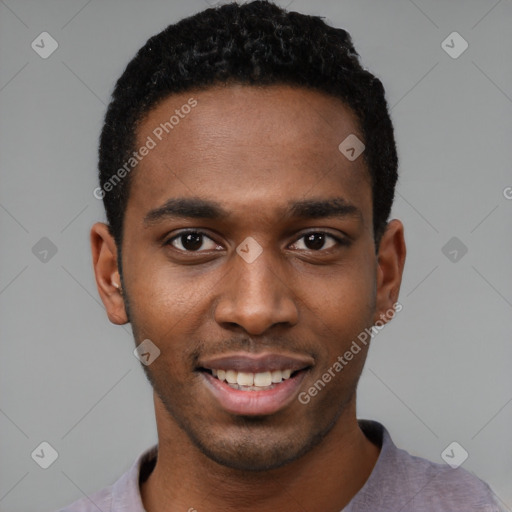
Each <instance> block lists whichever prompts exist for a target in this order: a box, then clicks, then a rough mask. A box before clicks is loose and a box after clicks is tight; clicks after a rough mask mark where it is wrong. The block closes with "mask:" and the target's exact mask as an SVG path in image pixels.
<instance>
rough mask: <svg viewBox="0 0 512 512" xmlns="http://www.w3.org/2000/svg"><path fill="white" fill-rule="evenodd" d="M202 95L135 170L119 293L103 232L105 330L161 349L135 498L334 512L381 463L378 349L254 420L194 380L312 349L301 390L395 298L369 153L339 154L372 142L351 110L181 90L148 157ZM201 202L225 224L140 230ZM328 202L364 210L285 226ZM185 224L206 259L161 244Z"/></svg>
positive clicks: (395, 224)
mask: <svg viewBox="0 0 512 512" xmlns="http://www.w3.org/2000/svg"><path fill="white" fill-rule="evenodd" d="M190 97H193V98H195V99H196V100H197V101H198V105H197V106H196V107H195V108H194V109H193V110H192V112H191V113H190V114H188V115H187V116H185V117H184V119H181V120H180V123H179V125H177V126H175V128H174V129H173V130H172V131H171V132H170V133H169V134H168V135H167V137H166V138H165V139H163V140H162V141H161V142H159V143H158V144H157V146H156V147H155V148H154V149H153V150H152V151H150V153H149V154H148V155H147V156H146V157H145V158H144V159H143V160H142V161H141V162H140V163H139V164H138V166H137V168H136V170H135V171H133V172H134V174H133V183H132V188H131V191H130V197H129V200H128V205H127V209H126V212H125V221H124V226H125V232H124V237H123V242H122V258H123V261H122V269H123V276H122V283H121V279H120V275H119V269H118V252H117V248H116V245H115V243H114V240H113V238H112V237H111V236H110V234H109V231H108V228H107V226H106V225H105V224H103V223H96V224H95V225H94V226H93V227H92V230H91V244H92V253H93V262H94V270H95V276H96V281H97V286H98V291H99V294H100V296H101V299H102V301H103V303H104V305H105V308H106V311H107V314H108V317H109V319H110V321H111V322H113V323H115V324H120V325H121V324H124V323H126V322H128V321H131V323H132V328H133V331H134V336H135V340H136V342H137V343H140V342H142V340H144V339H146V338H149V339H150V340H152V341H153V342H154V343H155V344H156V345H157V346H158V347H159V349H160V350H161V354H160V356H159V357H158V358H157V359H156V360H155V361H154V362H153V363H152V364H150V365H149V366H147V367H146V366H145V367H144V371H145V372H146V374H147V376H148V378H149V379H150V382H151V383H152V385H153V388H154V404H155V414H156V423H157V429H158V439H159V455H158V460H157V464H156V466H155V469H154V470H153V472H152V473H151V475H150V477H149V478H148V480H147V481H146V482H145V483H144V484H143V485H142V488H141V495H142V499H143V502H144V506H145V508H146V510H148V511H149V512H163V511H166V512H173V511H178V510H180V511H185V510H189V509H191V508H192V509H196V510H197V511H199V512H213V511H218V510H225V511H235V510H236V511H237V512H238V511H240V510H245V511H248V512H251V511H256V510H258V511H260V510H262V509H265V510H267V509H268V510H275V511H289V512H291V511H297V510H305V511H309V512H314V511H318V512H320V511H321V512H329V511H332V512H337V511H339V510H341V509H342V508H343V507H344V506H345V505H346V504H347V503H348V502H349V501H350V499H351V498H352V497H353V496H354V495H355V494H356V493H357V492H358V491H359V489H360V488H361V487H362V486H363V485H364V483H365V481H366V480H367V478H368V477H369V475H370V473H371V471H372V469H373V467H374V465H375V463H376V461H377V458H378V455H379V452H380V449H379V447H377V446H375V445H374V444H372V443H371V442H370V441H369V440H368V439H367V438H366V437H365V436H364V434H363V432H362V431H361V429H360V428H359V426H358V424H357V420H356V387H357V382H358V379H359V377H360V374H361V371H362V368H363V365H364V361H365V358H366V354H367V348H364V347H363V350H362V351H361V352H360V353H359V354H357V355H356V356H354V358H353V360H352V361H350V363H349V364H348V365H347V366H346V367H345V368H344V369H343V371H342V372H340V373H339V374H338V375H337V376H336V377H335V378H333V379H332V380H331V382H329V383H328V384H327V385H326V386H325V388H324V389H323V390H322V391H321V392H319V393H318V395H317V396H315V397H313V398H312V399H311V401H310V402H309V403H308V404H307V405H304V404H301V403H300V402H299V401H298V400H293V401H292V402H291V403H290V404H289V405H288V406H287V407H285V408H284V409H282V410H280V411H278V412H277V413H275V414H271V415H267V416H258V417H250V416H240V415H234V414H230V413H228V412H226V411H225V410H223V409H222V408H221V407H220V405H219V404H218V402H216V401H215V400H214V398H213V397H212V395H211V393H210V391H209V389H208V388H207V387H206V386H205V384H204V376H203V375H202V374H200V373H199V372H197V371H196V369H197V368H196V364H197V359H198V357H205V356H213V355H217V354H222V353H225V352H228V351H232V350H242V351H247V352H252V353H258V352H261V351H264V350H266V351H273V350H274V351H279V352H287V353H291V354H305V355H308V356H311V357H313V359H314V361H315V364H314V365H313V367H312V368H311V370H310V371H309V372H308V373H307V374H306V377H305V379H304V381H303V382H302V384H301V386H300V390H299V391H307V390H308V388H310V387H311V386H312V385H313V383H314V382H315V381H317V380H318V379H320V378H321V376H322V374H324V373H325V372H326V371H327V369H328V368H330V367H331V366H332V365H333V363H334V362H335V361H336V358H337V357H338V356H339V355H343V354H344V353H345V352H346V351H347V350H348V348H349V347H350V345H351V343H352V341H353V340H355V339H356V338H357V335H358V334H359V333H360V332H362V331H363V330H364V329H365V328H370V327H371V326H372V325H373V324H374V322H375V321H377V320H379V319H381V316H380V315H382V314H383V313H385V312H386V311H389V310H390V309H391V308H392V307H393V304H394V303H395V302H396V301H397V299H398V294H399V289H400V284H401V279H402V272H403V267H404V262H405V255H406V249H405V242H404V231H403V225H402V223H401V222H400V221H399V220H396V219H394V220H392V221H390V222H389V223H388V225H387V230H386V232H385V233H384V235H383V237H382V239H381V242H380V245H379V250H378V254H376V250H375V245H374V233H373V224H372V193H371V186H370V181H369V174H368V171H367V169H366V167H365V163H364V159H363V157H362V156H361V157H359V158H357V159H356V160H355V161H353V162H351V161H349V160H348V159H347V158H345V157H344V156H343V155H342V154H341V153H340V151H339V150H338V145H339V144H340V142H341V141H343V140H344V139H345V138H346V137H347V136H348V135H349V134H352V133H354V134H356V135H358V137H359V138H360V139H362V136H361V135H360V131H359V130H358V125H357V119H356V117H355V116H354V115H353V113H352V112H351V110H350V109H348V108H347V107H346V106H345V105H344V104H343V103H342V102H341V101H340V100H339V99H337V98H333V97H331V96H328V95H325V94H323V93H320V92H316V91H310V90H306V89H301V88H292V87H289V86H284V85H279V86H271V87H265V88H256V87H249V86H242V85H229V86H216V87H214V88H209V89H206V90H201V91H194V92H187V93H184V94H177V95H173V96H170V97H168V98H167V99H166V100H164V101H163V102H162V103H161V104H159V105H158V106H157V107H156V108H154V109H153V110H152V111H151V112H150V113H149V114H148V116H147V117H146V118H145V119H144V120H143V122H142V124H141V125H140V127H139V131H138V142H139V144H138V146H137V147H139V146H141V145H142V144H143V143H144V141H145V140H146V138H147V136H148V135H149V136H151V134H152V131H153V130H154V129H155V127H156V126H158V125H159V124H160V123H161V122H164V121H165V120H168V119H169V117H170V116H171V115H172V114H173V113H174V111H175V110H176V109H180V107H181V106H182V105H184V104H186V103H187V101H188V99H189V98H190ZM192 196H196V197H201V198H203V199H211V200H214V201H217V202H220V203H221V204H222V206H223V207H224V208H225V209H227V210H228V211H229V212H230V216H229V217H228V218H225V219H222V220H212V219H204V220H203V219H194V218H187V219H184V218H167V219H164V220H162V221H161V222H159V223H155V224H154V225H151V226H149V227H148V226H145V225H144V223H143V220H144V217H145V216H146V214H147V213H148V212H149V211H150V210H152V209H154V208H157V207H160V206H161V205H163V204H164V203H165V202H166V201H167V200H168V199H169V198H171V197H172V198H176V197H192ZM332 197H343V198H344V199H345V200H346V201H348V202H350V203H351V204H353V205H355V206H356V207H357V208H358V209H359V211H360V216H350V217H349V216H346V217H330V218H320V219H293V218H287V217H286V216H284V215H283V209H284V208H285V206H286V204H287V202H288V201H290V200H302V199H311V198H320V199H329V198H332ZM184 228H195V229H198V230H200V231H201V232H203V233H205V235H206V237H205V238H203V239H202V240H203V243H202V245H200V247H199V251H193V250H190V249H189V250H188V253H187V252H185V251H186V249H187V248H190V247H191V246H190V245H188V246H187V245H186V240H185V242H184V241H183V238H180V237H178V238H177V239H175V240H174V246H173V245H172V244H171V243H169V244H168V245H164V242H165V241H168V240H169V239H171V238H172V237H174V236H175V235H176V234H177V233H178V232H179V230H182V229H184ZM313 228H314V229H313ZM309 231H314V232H321V233H327V234H328V235H334V236H338V237H341V238H344V239H346V240H349V242H350V245H348V246H345V245H338V244H337V243H336V242H335V240H334V239H331V238H330V237H327V238H326V239H325V241H324V244H323V245H322V244H321V242H316V243H318V245H317V246H315V245H314V244H313V245H312V244H309V245H308V244H307V237H304V235H305V234H307V233H308V232H309ZM248 236H251V237H253V238H254V239H255V240H256V241H257V242H258V243H259V245H260V246H261V247H262V249H263V251H262V253H261V254H260V255H259V256H258V258H257V259H256V260H255V261H253V262H252V263H250V264H249V263H247V262H246V261H245V260H244V259H242V258H241V257H240V256H239V255H238V254H237V253H236V248H237V246H238V245H239V244H240V243H241V242H242V241H243V240H244V239H245V238H246V237H248ZM199 243H200V242H199ZM214 249H217V250H214ZM120 283H121V284H122V291H120V289H119V288H117V287H116V286H115V285H116V284H120Z"/></svg>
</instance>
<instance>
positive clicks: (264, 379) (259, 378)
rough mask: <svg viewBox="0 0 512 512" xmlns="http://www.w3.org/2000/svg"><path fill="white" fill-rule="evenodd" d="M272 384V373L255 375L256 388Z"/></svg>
mask: <svg viewBox="0 0 512 512" xmlns="http://www.w3.org/2000/svg"><path fill="white" fill-rule="evenodd" d="M271 384H272V375H271V373H270V372H263V373H255V374H254V385H255V386H270V385H271Z"/></svg>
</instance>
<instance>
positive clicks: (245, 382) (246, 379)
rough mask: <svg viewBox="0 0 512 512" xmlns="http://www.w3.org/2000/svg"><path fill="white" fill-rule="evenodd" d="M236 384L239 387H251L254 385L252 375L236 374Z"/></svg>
mask: <svg viewBox="0 0 512 512" xmlns="http://www.w3.org/2000/svg"><path fill="white" fill-rule="evenodd" d="M236 383H237V384H238V385H239V386H252V385H253V384H254V373H245V372H238V376H237V378H236Z"/></svg>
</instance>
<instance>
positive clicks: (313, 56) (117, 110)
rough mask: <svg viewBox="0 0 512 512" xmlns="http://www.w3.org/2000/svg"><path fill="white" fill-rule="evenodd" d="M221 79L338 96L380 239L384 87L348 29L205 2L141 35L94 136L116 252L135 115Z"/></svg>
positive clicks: (385, 173)
mask: <svg viewBox="0 0 512 512" xmlns="http://www.w3.org/2000/svg"><path fill="white" fill-rule="evenodd" d="M226 83H237V84H244V85H252V86H265V85H280V84H283V85H292V86H297V87H304V88H308V89H313V90H317V91H320V92H324V93H327V94H329V95H331V96H334V97H336V98H339V99H341V100H343V102H344V104H345V105H347V106H348V107H349V108H350V109H351V110H352V111H353V112H354V113H355V115H356V117H357V119H358V122H359V130H360V133H361V134H362V136H363V139H364V140H363V143H364V144H365V146H366V147H365V151H364V153H363V157H364V159H365V163H366V166H367V168H368V171H369V175H370V178H371V186H372V201H373V229H374V236H375V244H376V248H377V249H378V245H379V243H380V238H381V236H382V234H383V233H384V231H385V229H386V225H387V222H388V217H389V214H390V211H391V207H392V204H393V198H394V191H395V184H396V181H397V177H398V176H397V167H398V156H397V151H396V145H395V140H394V133H393V125H392V122H391V119H390V116H389V112H388V106H387V102H386V99H385V94H384V87H383V85H382V83H381V81H380V80H379V79H378V78H376V77H375V76H374V75H373V74H371V73H370V72H369V71H367V70H366V69H364V68H363V67H362V66H361V64H360V62H359V54H358V53H357V52H356V50H355V49H354V45H353V43H352V39H351V36H350V34H349V33H348V32H347V31H345V30H343V29H341V28H334V27H331V26H329V25H328V24H326V23H325V22H324V20H323V19H322V18H321V17H319V16H310V15H305V14H301V13H298V12H293V11H286V10H285V9H282V8H281V7H279V6H277V5H275V4H273V3H272V2H270V1H266V0H256V1H253V2H249V3H245V4H238V3H236V2H233V3H228V4H224V5H222V6H217V7H212V8H208V9H206V10H204V11H201V12H199V13H197V14H195V15H193V16H190V17H188V18H184V19H182V20H181V21H179V22H178V23H176V24H172V25H169V26H168V27H167V28H166V29H164V30H163V31H162V32H160V33H159V34H156V35H154V36H153V37H151V38H150V39H148V41H147V42H146V44H145V45H144V46H143V47H142V48H141V49H140V50H139V51H138V52H137V54H136V56H135V57H134V58H133V59H132V60H131V61H130V62H129V63H128V65H127V66H126V69H125V70H124V72H123V74H122V75H121V77H120V78H119V79H118V81H117V83H116V85H115V88H114V91H113V93H112V100H111V102H110V104H109V106H108V109H107V112H106V115H105V121H104V125H103V129H102V133H101V137H100V146H99V180H100V187H101V189H97V190H100V197H102V198H103V204H104V206H105V211H106V215H107V221H108V224H109V230H110V233H111V235H112V236H113V238H114V240H115V242H116V246H117V248H118V252H119V253H120V251H121V245H122V237H123V219H124V213H125V210H126V205H127V201H128V197H129V192H130V183H131V177H132V176H131V173H127V172H126V162H127V161H128V160H129V159H130V157H131V156H132V154H133V152H134V151H135V145H136V137H137V127H138V126H139V124H140V123H141V121H142V119H143V118H144V117H145V116H146V115H147V114H148V113H149V112H150V111H151V110H152V109H154V108H155V107H156V106H157V105H158V104H159V102H161V101H162V100H164V99H165V98H167V97H168V96H170V95H172V94H175V93H180V92H186V91H188V90H195V89H205V88H208V87H211V86H214V85H219V84H226ZM340 142H341V140H340ZM123 165H124V166H125V172H124V173H122V176H123V179H120V177H119V176H121V173H118V171H120V170H121V169H122V168H123ZM135 168H136V166H135ZM116 173H117V175H116ZM95 195H96V192H95ZM96 197H98V196H96ZM120 259H121V258H119V260H120ZM118 264H119V265H120V264H121V261H119V262H118Z"/></svg>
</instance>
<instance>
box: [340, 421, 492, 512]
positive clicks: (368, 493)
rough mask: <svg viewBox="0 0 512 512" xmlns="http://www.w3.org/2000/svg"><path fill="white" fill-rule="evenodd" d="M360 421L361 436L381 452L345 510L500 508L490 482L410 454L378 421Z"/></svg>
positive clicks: (486, 510)
mask: <svg viewBox="0 0 512 512" xmlns="http://www.w3.org/2000/svg"><path fill="white" fill-rule="evenodd" d="M359 424H360V427H361V429H362V430H363V432H364V433H365V435H366V436H367V437H368V438H369V439H370V440H372V442H374V443H376V444H378V445H380V446H381V453H380V455H379V458H378V460H377V463H376V464H375V467H374V468H373V471H372V473H371V474H370V477H369V478H368V480H367V481H366V483H365V485H364V486H363V488H362V489H361V490H360V492H359V493H358V494H357V495H356V496H355V497H354V499H353V501H352V502H351V503H350V505H351V507H349V508H348V509H347V512H348V511H349V510H350V511H363V510H373V509H375V510H379V511H388V510H389V511H391V510H393V511H396V510H404V511H405V510H414V511H418V512H419V511H421V512H430V511H435V512H452V511H454V510H471V511H474V512H500V510H501V509H500V508H499V506H498V505H497V501H496V499H495V497H494V493H493V492H492V490H491V488H490V487H489V485H488V484H486V483H485V482H484V481H482V480H480V479H479V478H478V477H477V476H475V475H473V474H472V473H470V472H469V471H467V470H466V469H464V468H462V467H460V466H459V467H457V468H455V469H454V468H452V467H450V466H449V465H448V464H439V463H436V462H432V461H430V460H427V459H425V458H422V457H418V456H415V455H411V454H410V453H409V452H407V451H406V450H403V449H400V448H398V447H397V446H396V445H395V444H394V443H393V441H392V439H391V436H390V434H389V432H388V431H387V430H386V428H385V427H384V426H383V425H381V424H380V423H378V422H375V421H369V420H360V422H359ZM363 504H364V506H363ZM369 504H371V506H370V508H368V505H369Z"/></svg>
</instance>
